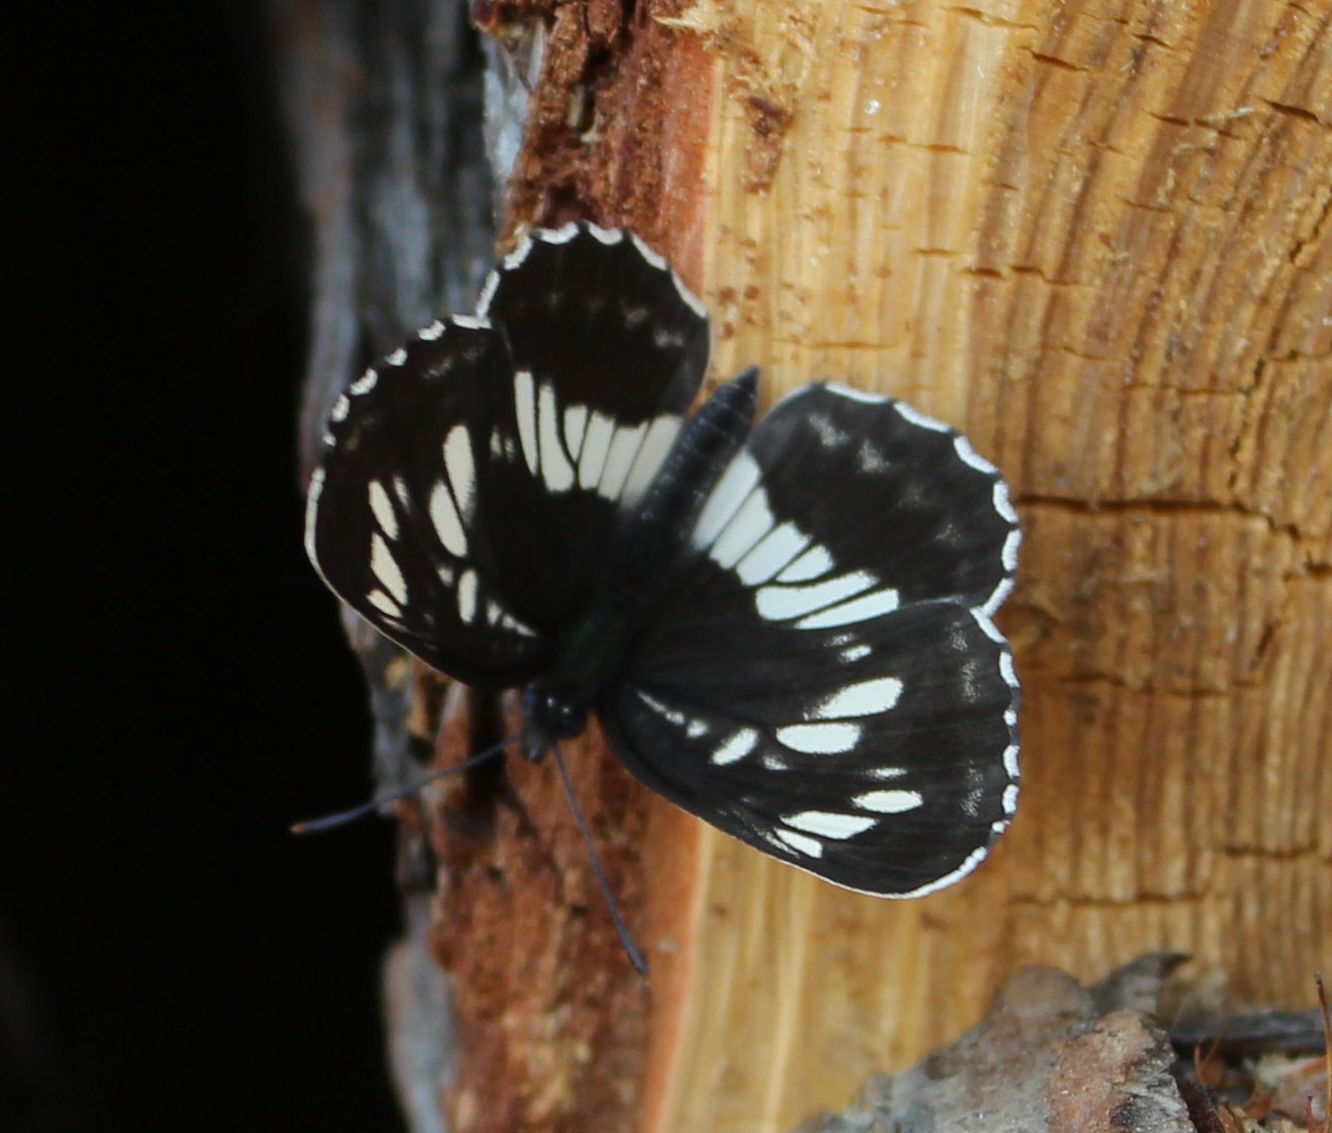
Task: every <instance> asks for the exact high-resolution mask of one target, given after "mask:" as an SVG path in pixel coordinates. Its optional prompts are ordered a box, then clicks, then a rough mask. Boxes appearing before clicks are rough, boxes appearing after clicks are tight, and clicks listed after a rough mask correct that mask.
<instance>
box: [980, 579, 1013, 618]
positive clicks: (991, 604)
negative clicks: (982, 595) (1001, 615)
mask: <svg viewBox="0 0 1332 1133" xmlns="http://www.w3.org/2000/svg"><path fill="white" fill-rule="evenodd" d="M1012 592H1013V580H1012V579H1011V578H1002V579H1000V580H999V585H997V586H996V587H995V588H994V590H993V591H992V592H991V594H990V596H989V597H988V598H986V599H985V603H984V605H982V606H981V610H982V611H983V612H984V613H986V614H993V613H994V612H995V610H997V609H999V607H1000V606H1002V605H1003V604H1004V599H1006V598H1007V597H1008V596H1009V594H1011V593H1012Z"/></svg>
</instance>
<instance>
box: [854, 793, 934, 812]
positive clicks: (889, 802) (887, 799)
mask: <svg viewBox="0 0 1332 1133" xmlns="http://www.w3.org/2000/svg"><path fill="white" fill-rule="evenodd" d="M851 801H852V802H853V803H854V804H855V805H856V806H858V807H860V809H861V810H872V811H874V812H875V813H876V814H901V813H902V812H903V811H908V810H915V809H916V808H917V807H919V806H923V805H924V802H925V800H924V799H923V798H921V795H920V792H919V791H866V792H865V793H864V794H863V795H857V796H856V797H855V798H854V799H852V800H851Z"/></svg>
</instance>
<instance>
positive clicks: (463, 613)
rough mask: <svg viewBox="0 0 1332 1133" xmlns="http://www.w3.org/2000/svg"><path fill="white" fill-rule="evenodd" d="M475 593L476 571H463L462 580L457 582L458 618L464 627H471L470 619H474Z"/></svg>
mask: <svg viewBox="0 0 1332 1133" xmlns="http://www.w3.org/2000/svg"><path fill="white" fill-rule="evenodd" d="M476 592H477V578H476V571H474V570H467V571H463V576H462V578H460V579H459V580H458V617H459V618H461V619H462V621H463V624H464V625H471V624H472V619H473V618H475V617H476Z"/></svg>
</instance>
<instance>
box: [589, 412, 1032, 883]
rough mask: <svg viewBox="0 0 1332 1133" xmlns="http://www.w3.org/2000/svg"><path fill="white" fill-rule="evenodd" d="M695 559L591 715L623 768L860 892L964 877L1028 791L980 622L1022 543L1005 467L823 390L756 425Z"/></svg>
mask: <svg viewBox="0 0 1332 1133" xmlns="http://www.w3.org/2000/svg"><path fill="white" fill-rule="evenodd" d="M694 541H695V544H696V551H697V559H696V560H695V562H694V563H693V565H692V567H691V568H690V569H689V570H688V571H687V572H686V574H685V576H684V581H683V584H682V586H681V587H680V588H679V589H678V590H677V591H676V592H675V594H673V595H672V597H671V598H670V599H668V601H667V603H666V605H665V606H664V607H663V608H661V609H660V610H658V611H657V612H656V614H655V616H654V617H652V618H651V619H650V620H649V622H648V623H647V624H646V625H645V626H644V628H643V630H642V634H641V636H640V637H639V639H638V640H637V642H636V644H635V648H634V652H633V655H632V657H631V659H630V663H629V666H628V671H627V672H626V674H625V676H624V679H623V681H621V682H620V683H619V684H618V685H617V686H616V687H615V688H613V689H612V690H610V691H609V695H608V698H607V702H606V703H605V704H604V705H603V707H602V710H601V715H602V717H603V722H604V724H605V727H606V730H607V733H608V735H609V736H610V739H611V742H612V744H613V745H614V747H615V748H616V750H617V752H618V753H619V754H620V756H621V758H622V759H623V760H624V761H625V763H626V764H627V765H628V766H629V767H630V769H631V770H633V771H634V772H635V773H636V774H637V775H638V776H639V777H640V778H642V779H643V780H644V781H645V782H647V783H648V784H649V785H650V786H652V787H653V788H654V789H656V790H658V791H659V792H661V793H662V794H664V795H665V796H666V797H668V798H670V799H671V800H672V801H674V802H676V803H677V804H678V805H680V806H682V807H684V808H685V809H687V810H690V811H692V812H693V813H695V814H698V815H700V816H702V817H705V818H708V819H709V820H710V821H713V822H715V823H716V824H717V825H719V826H720V827H721V828H722V829H724V830H726V831H728V832H729V833H732V834H735V835H736V836H738V837H740V838H743V839H744V840H746V841H748V842H750V843H751V844H753V845H756V846H758V847H760V848H761V849H764V850H766V851H767V852H769V853H772V854H774V855H776V856H777V857H780V858H782V859H784V860H786V861H788V862H790V863H792V864H794V865H798V866H800V867H802V868H804V869H807V870H810V871H812V872H814V873H817V874H819V875H821V876H823V877H825V878H827V879H828V880H831V881H834V882H837V883H838V884H841V885H845V886H847V887H849V888H853V889H858V890H861V891H865V892H870V893H878V894H883V895H889V896H892V895H901V896H906V895H913V894H918V893H920V892H927V891H929V890H931V889H933V888H937V887H939V886H940V885H943V884H947V883H948V882H950V881H952V880H955V879H956V878H957V877H960V876H962V875H963V874H964V873H966V872H968V871H969V870H970V869H972V868H974V867H975V865H976V864H978V863H979V861H980V860H981V858H982V857H983V856H984V854H985V851H986V848H987V847H988V845H989V844H990V842H991V841H992V840H993V839H994V838H995V837H996V836H997V834H998V833H1000V832H1001V831H1002V830H1003V829H1004V827H1005V826H1006V824H1007V822H1008V820H1009V818H1010V817H1011V815H1012V812H1013V808H1014V805H1015V801H1016V781H1017V739H1016V705H1017V688H1016V679H1015V678H1014V675H1013V667H1012V658H1011V655H1010V654H1009V651H1008V647H1007V644H1006V643H1005V642H1004V640H1003V638H1002V636H1001V635H1000V634H999V632H998V631H997V630H996V629H995V627H994V625H993V623H992V622H991V621H990V618H989V612H990V610H992V609H993V607H994V605H997V603H998V602H999V601H1001V600H1002V597H1003V595H1004V593H1005V592H1006V590H1007V588H1008V585H1009V582H1010V579H1011V576H1012V572H1013V569H1014V567H1015V566H1016V554H1017V528H1016V523H1015V521H1014V518H1013V516H1012V512H1011V508H1009V505H1008V502H1007V497H1006V495H1005V492H1004V487H1003V484H1002V481H1000V480H999V478H998V475H997V473H995V471H994V470H993V468H991V467H990V466H989V465H988V464H986V463H985V462H984V461H983V460H981V459H980V458H979V457H977V456H976V455H975V454H974V453H973V452H972V451H971V449H970V447H969V446H967V445H966V442H965V441H963V440H961V439H960V438H959V436H958V435H957V434H956V433H955V432H953V431H952V430H949V429H945V428H944V427H943V426H940V425H938V424H937V423H935V422H933V421H930V420H929V419H928V418H924V417H921V416H919V415H917V414H914V413H912V411H910V410H906V409H904V408H903V407H902V406H900V403H895V402H892V401H889V400H887V399H872V400H867V399H866V398H865V396H864V395H859V394H855V393H854V392H852V391H845V390H839V389H836V388H833V387H824V386H811V387H807V388H806V390H804V391H802V392H801V393H800V394H799V395H797V396H794V397H792V398H791V399H788V401H786V402H784V403H783V404H782V405H781V406H779V407H778V408H777V409H776V410H774V412H773V413H772V414H770V415H769V417H768V418H766V419H765V420H764V421H763V423H762V424H761V425H760V426H759V428H758V429H757V430H756V432H755V434H754V435H753V437H752V438H751V441H750V444H749V446H748V447H747V449H746V450H745V451H744V452H742V453H741V454H740V456H738V457H737V458H736V460H735V462H733V464H732V466H731V468H730V470H729V471H728V473H727V474H726V475H724V476H723V478H722V480H721V481H720V482H719V484H718V485H717V488H716V489H715V490H714V491H713V493H712V496H711V498H710V499H709V501H708V504H707V505H706V506H705V507H704V510H703V514H702V516H701V518H700V520H699V524H698V528H697V530H696V532H695V540H694ZM668 753H669V754H668Z"/></svg>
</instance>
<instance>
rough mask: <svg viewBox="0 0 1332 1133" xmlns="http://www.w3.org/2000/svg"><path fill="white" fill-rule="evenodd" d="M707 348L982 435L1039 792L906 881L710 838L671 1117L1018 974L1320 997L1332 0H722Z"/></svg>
mask: <svg viewBox="0 0 1332 1133" xmlns="http://www.w3.org/2000/svg"><path fill="white" fill-rule="evenodd" d="M671 26H672V27H673V28H675V29H677V30H680V31H681V32H683V33H686V34H692V35H696V36H697V37H698V38H699V40H700V41H701V42H702V43H703V45H704V46H705V49H706V50H707V51H708V52H709V54H710V56H711V58H712V59H713V61H714V64H715V67H716V69H717V81H716V89H717V91H718V97H717V101H716V103H715V107H714V117H713V121H712V125H711V138H710V142H709V161H708V166H707V177H706V184H705V186H704V189H703V194H704V201H705V203H704V205H703V208H702V217H703V225H704V230H705V234H704V236H703V238H702V239H701V241H698V244H699V246H700V247H701V248H702V249H704V252H705V260H704V263H703V264H702V265H701V281H702V286H703V293H704V295H705V298H706V300H707V302H708V304H709V307H710V308H711V309H712V310H713V311H714V312H715V315H716V318H717V322H718V326H719V331H720V334H719V355H718V358H717V368H718V370H719V371H720V372H722V373H726V372H730V371H733V370H735V369H737V368H738V367H739V366H740V365H742V364H746V363H749V362H759V363H761V364H762V365H763V366H764V369H765V374H766V379H767V381H768V383H769V385H768V389H769V392H770V395H772V396H775V395H776V394H778V393H780V392H781V391H782V390H784V389H786V388H789V387H791V386H794V385H797V384H800V383H802V382H804V381H806V380H808V379H809V378H811V377H815V376H825V375H829V376H836V377H838V378H841V379H844V380H850V381H852V382H854V383H856V384H859V385H862V386H864V387H866V388H873V389H877V390H881V391H884V392H890V393H893V394H895V395H898V396H904V397H907V398H909V399H911V400H912V401H913V402H914V403H916V404H917V405H919V406H920V407H921V408H923V409H925V410H926V411H928V412H930V413H933V414H935V415H937V416H940V417H942V418H944V419H946V420H949V421H952V422H954V423H956V424H958V425H959V426H960V427H962V428H963V429H965V430H966V431H967V432H968V434H969V435H970V436H971V437H972V439H973V441H974V442H975V444H976V447H977V449H978V450H979V451H981V452H983V453H985V454H986V455H988V456H990V457H991V458H992V459H995V460H996V461H997V463H998V464H999V465H1000V467H1001V468H1002V469H1003V470H1004V472H1005V473H1006V475H1007V476H1008V477H1009V479H1010V481H1011V483H1012V485H1013V487H1014V490H1015V494H1016V498H1017V500H1018V506H1019V511H1020V512H1021V513H1022V516H1023V519H1024V521H1025V524H1026V529H1027V542H1026V545H1025V548H1024V557H1023V567H1022V573H1021V577H1020V581H1019V586H1018V590H1017V593H1016V594H1015V596H1014V599H1013V600H1012V602H1011V603H1010V606H1009V608H1008V609H1007V610H1006V611H1004V614H1003V616H1002V617H1001V619H1000V621H1001V624H1002V625H1003V626H1004V628H1005V629H1006V630H1007V631H1008V632H1009V633H1010V634H1011V635H1012V637H1013V639H1014V641H1015V644H1016V646H1017V650H1018V667H1019V672H1020V674H1021V676H1022V678H1023V682H1024V690H1025V696H1026V703H1025V708H1024V713H1023V733H1024V795H1023V800H1022V805H1021V810H1020V813H1019V816H1018V820H1017V822H1016V823H1015V824H1014V827H1013V829H1012V831H1011V832H1010V833H1009V835H1008V836H1007V838H1006V839H1005V841H1004V842H1003V844H1002V845H1001V846H1000V847H999V849H998V851H997V852H996V853H995V855H994V857H993V859H992V860H991V862H990V863H988V864H987V865H986V866H985V867H983V868H982V869H981V870H980V871H979V872H978V873H977V874H976V875H975V876H974V877H973V878H970V879H968V880H967V881H966V882H964V883H963V884H962V885H961V886H959V887H958V888H956V889H954V890H951V891H948V892H946V893H943V894H940V895H938V896H936V897H932V898H930V899H928V900H926V901H924V902H911V903H903V904H897V903H885V902H875V901H870V900H867V899H865V898H861V897H856V896H853V895H847V894H843V893H840V892H838V891H837V890H834V889H832V888H830V887H828V886H825V885H821V884H820V883H819V882H817V881H814V880H812V879H810V878H807V877H804V876H801V875H798V874H795V873H793V872H792V871H789V870H785V869H783V868H782V867H781V866H779V865H777V864H775V863H771V862H768V861H766V860H763V859H761V858H760V857H759V856H758V855H755V854H753V853H752V852H750V851H749V850H747V849H746V848H744V847H742V846H740V845H738V844H736V843H733V842H731V841H729V840H727V839H725V838H724V837H721V836H718V835H715V834H713V833H712V832H711V831H704V832H703V833H702V835H701V838H702V845H701V848H700V859H699V860H700V863H701V872H700V874H699V878H698V885H699V891H698V892H697V893H696V894H695V897H694V900H695V902H696V908H697V910H698V911H699V914H698V917H697V922H696V923H697V926H698V927H697V935H696V936H695V937H694V939H693V943H692V948H693V949H694V951H695V953H696V958H695V961H694V963H693V965H692V972H693V978H692V980H691V981H690V982H689V985H688V992H689V996H688V1000H687V1002H686V1003H685V1004H683V1005H682V1010H683V1012H684V1021H683V1023H682V1029H681V1036H682V1037H681V1040H680V1051H679V1054H678V1061H677V1063H675V1064H674V1066H673V1075H672V1082H671V1086H670V1089H669V1090H668V1091H667V1097H666V1100H665V1102H664V1103H663V1104H662V1105H660V1106H659V1107H658V1108H657V1109H656V1110H655V1111H654V1117H655V1120H654V1122H653V1124H652V1128H654V1129H658V1130H670V1129H686V1130H719V1131H722V1130H725V1131H732V1130H734V1131H744V1133H768V1131H770V1130H779V1129H785V1128H788V1127H789V1126H791V1125H792V1124H794V1123H795V1122H796V1121H797V1120H798V1119H800V1118H801V1117H802V1116H805V1115H806V1114H808V1113H809V1112H810V1111H812V1110H814V1109H817V1108H818V1107H820V1106H836V1105H839V1104H840V1103H841V1102H842V1101H844V1099H845V1098H846V1097H847V1096H849V1094H850V1093H851V1092H852V1091H853V1090H854V1089H855V1088H856V1087H857V1086H858V1085H859V1084H860V1082H861V1081H862V1080H863V1079H864V1077H865V1076H866V1075H867V1074H868V1073H870V1072H871V1071H872V1070H875V1069H883V1068H892V1067H898V1066H901V1065H902V1064H903V1063H904V1062H906V1061H907V1060H908V1059H910V1058H912V1057H915V1056H917V1055H918V1054H920V1053H921V1052H922V1051H924V1050H925V1049H927V1048H929V1047H930V1046H931V1045H933V1044H936V1043H939V1042H941V1041H943V1040H945V1039H946V1038H948V1037H949V1036H950V1035H952V1034H954V1033H955V1032H956V1031H958V1030H959V1029H961V1028H964V1027H966V1026H967V1025H969V1024H970V1023H972V1022H973V1021H974V1020H975V1019H976V1018H977V1017H978V1015H979V1014H980V1012H981V1011H982V1010H983V1008H984V1007H985V1005H986V1003H987V1001H988V998H989V996H990V995H991V994H992V992H993V990H994V989H995V988H996V987H997V986H999V985H1000V984H1001V983H1002V981H1003V980H1004V978H1005V977H1006V976H1007V975H1008V974H1009V973H1010V972H1011V971H1012V970H1013V969H1014V968H1015V967H1016V966H1018V965H1020V964H1023V963H1028V962H1048V963H1057V964H1061V965H1064V966H1066V967H1069V968H1070V969H1071V970H1072V971H1074V972H1075V973H1077V974H1078V975H1080V976H1081V977H1083V978H1094V977H1097V976H1099V975H1100V974H1102V973H1103V972H1104V971H1106V970H1108V969H1109V968H1111V967H1113V966H1115V965H1116V964H1119V963H1122V962H1124V961H1126V960H1128V959H1129V958H1131V957H1132V956H1133V955H1134V954H1136V953H1137V952H1140V951H1143V950H1144V949H1171V950H1181V951H1189V952H1192V953H1194V954H1195V956H1196V957H1197V958H1198V960H1197V962H1198V963H1199V964H1200V965H1202V966H1204V967H1212V966H1215V967H1219V968H1224V969H1225V970H1227V971H1228V972H1229V973H1230V975H1231V978H1232V981H1233V987H1234V989H1235V992H1236V994H1238V995H1240V996H1245V997H1253V998H1259V999H1275V1000H1277V1001H1282V1002H1288V1003H1302V1002H1306V1001H1307V1000H1308V998H1309V995H1310V987H1311V983H1310V973H1311V971H1312V970H1313V969H1314V968H1315V967H1318V966H1319V965H1326V964H1327V962H1328V959H1329V952H1328V944H1327V941H1328V938H1329V931H1330V930H1332V882H1330V881H1329V874H1330V873H1332V868H1330V863H1332V823H1329V822H1328V820H1327V817H1326V816H1327V815H1328V814H1332V774H1330V773H1329V771H1328V766H1327V757H1328V752H1329V747H1330V746H1332V710H1330V709H1329V707H1328V705H1329V699H1330V697H1329V694H1330V693H1332V660H1330V659H1329V658H1330V656H1332V653H1330V651H1329V650H1328V648H1327V644H1326V643H1327V642H1328V641H1329V640H1332V573H1330V572H1329V565H1330V562H1332V553H1330V552H1332V542H1330V540H1332V458H1330V457H1329V455H1328V454H1329V449H1330V447H1332V238H1330V235H1332V234H1330V233H1329V223H1328V214H1329V209H1330V208H1332V177H1329V176H1328V174H1329V171H1332V40H1330V39H1329V35H1330V32H1329V8H1328V6H1327V5H1326V4H1323V5H1303V6H1296V5H1289V4H1277V3H1258V2H1231V3H1222V2H1218V3H1211V4H1202V3H1199V4H1189V5H1181V4H1164V3H1162V4H1150V3H1132V2H1127V3H1111V4H1105V3H1065V4H1057V5H1056V4H1049V3H1027V4H1019V3H1011V4H990V5H986V6H985V7H984V8H983V9H982V8H974V7H969V6H955V5H946V4H927V3H906V4H900V5H889V4H877V5H876V4H873V3H834V2H813V0H810V2H805V3H788V4H783V5H763V4H752V3H733V4H720V3H713V2H711V0H703V2H701V3H699V4H696V5H694V6H692V7H691V8H689V9H688V10H686V11H684V12H682V13H679V14H678V15H676V16H675V17H674V18H672V19H671Z"/></svg>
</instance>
